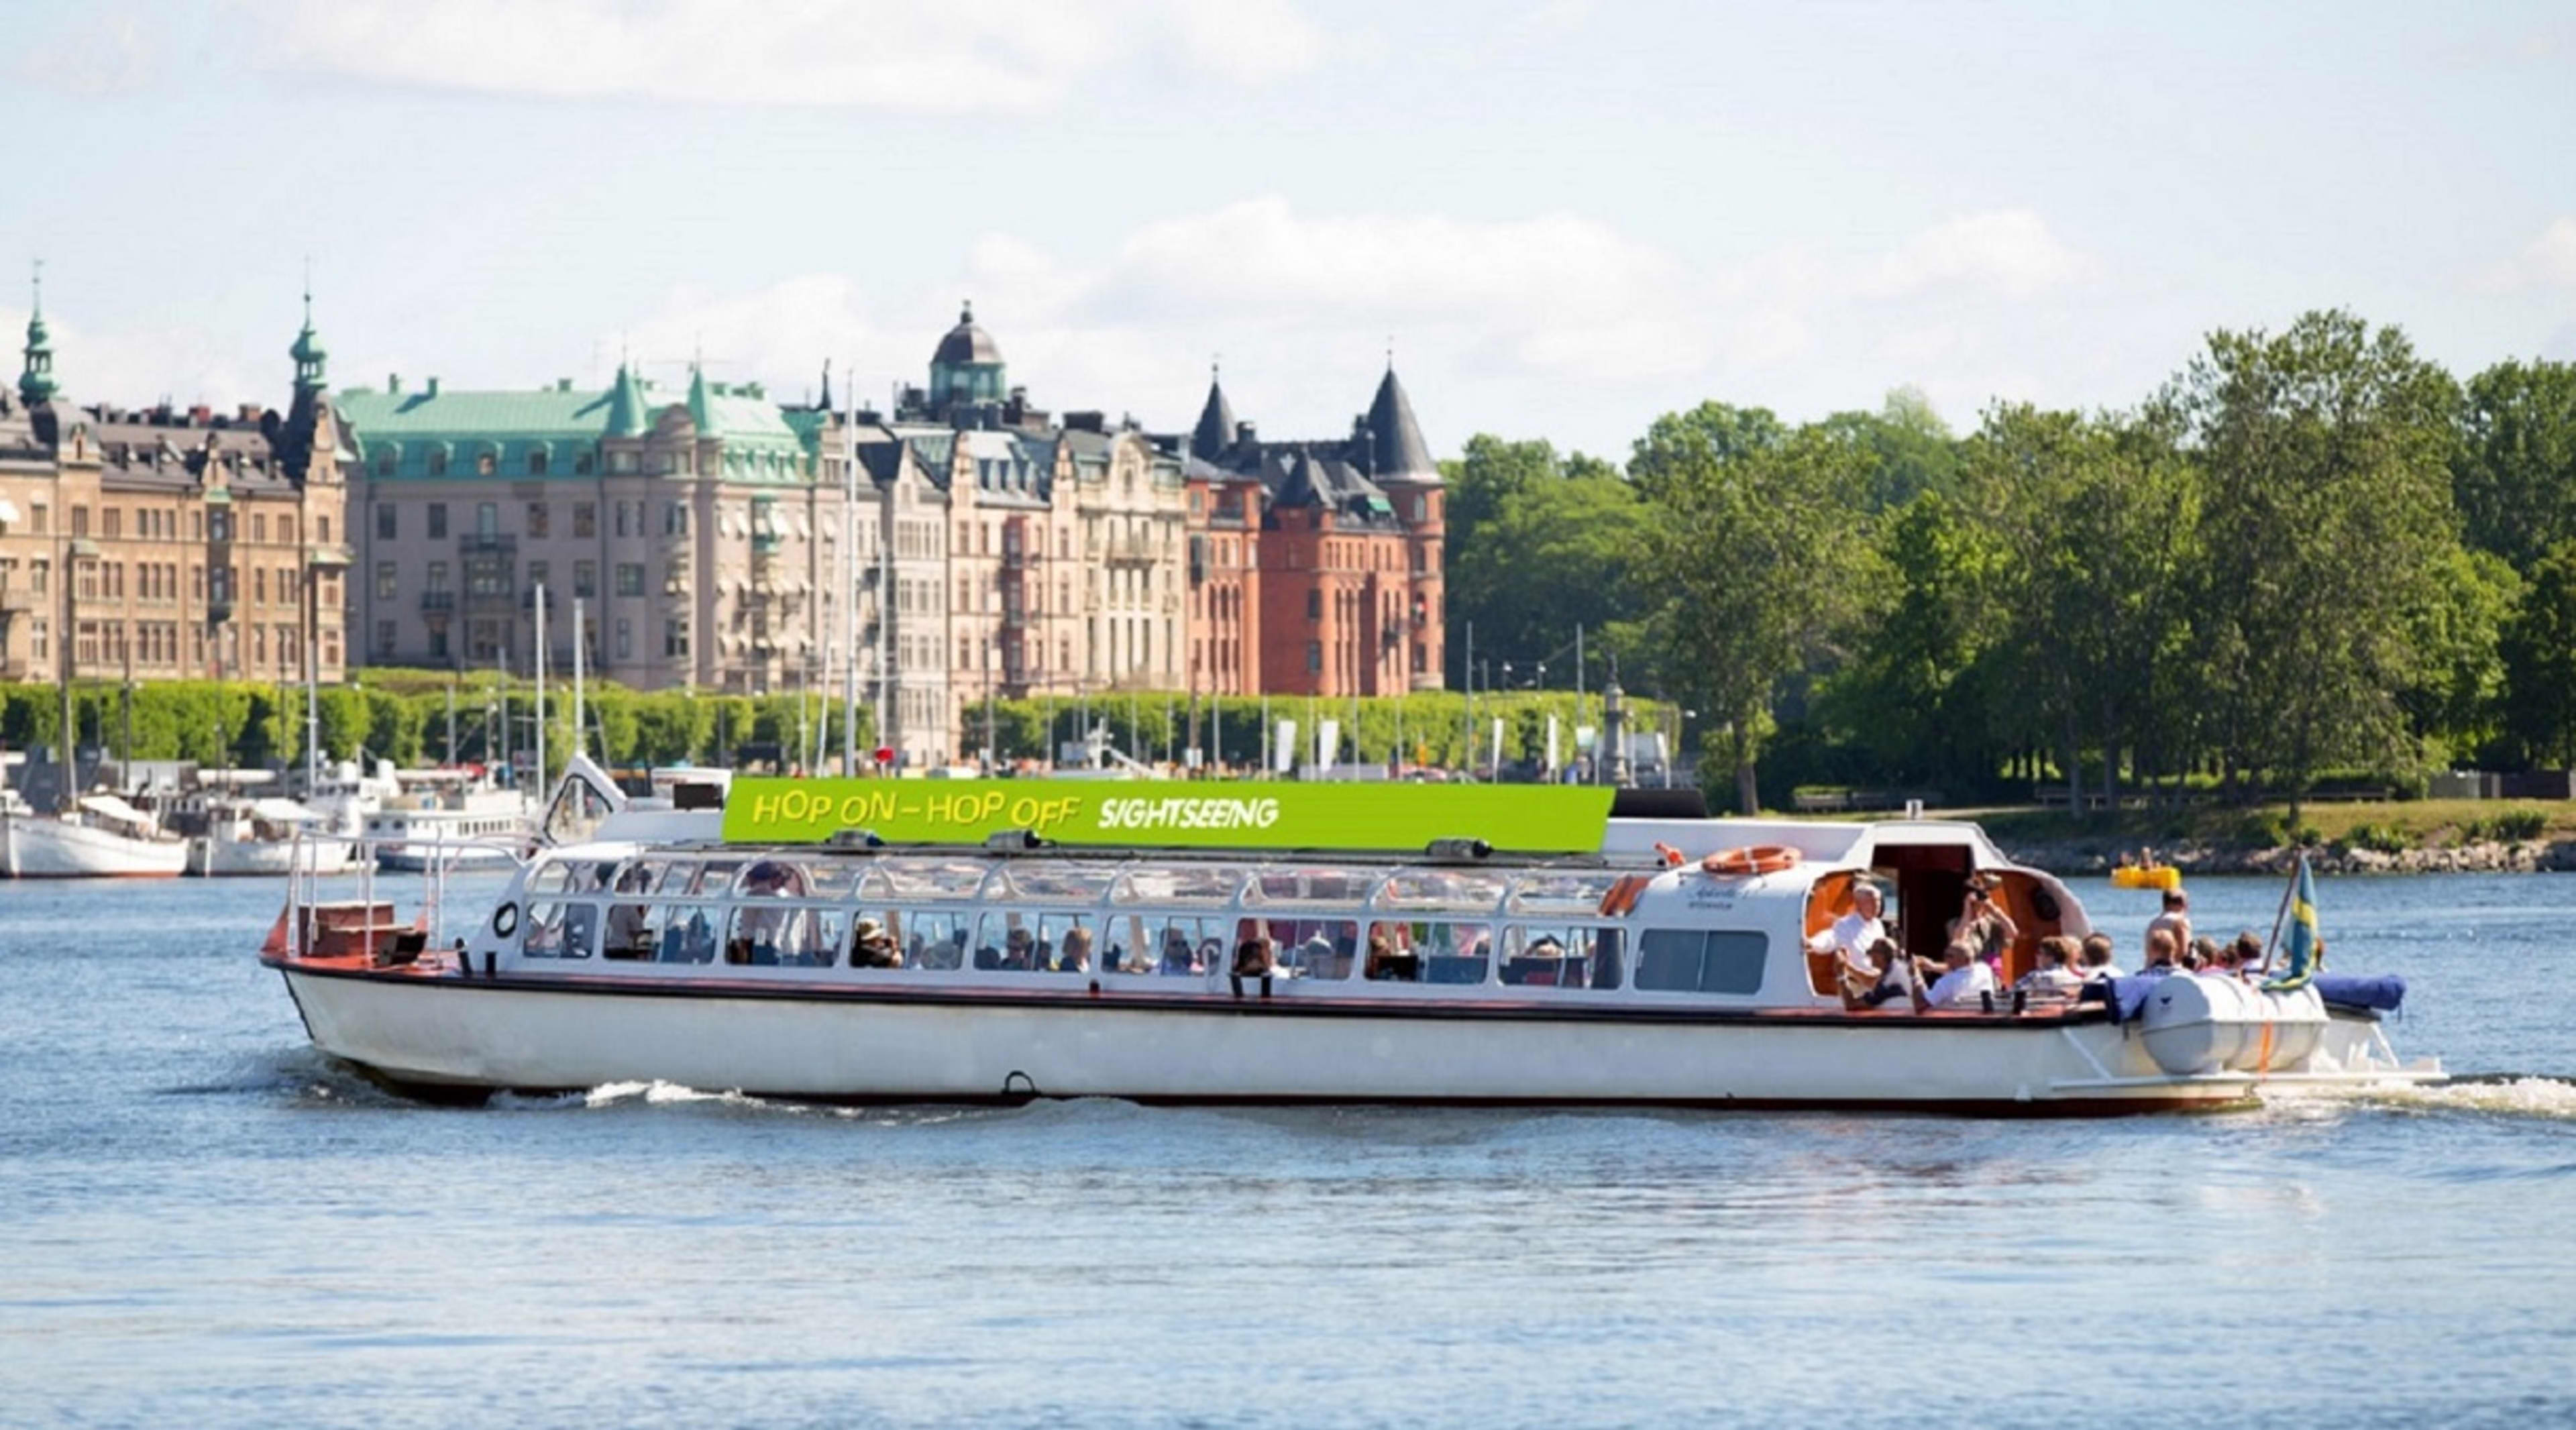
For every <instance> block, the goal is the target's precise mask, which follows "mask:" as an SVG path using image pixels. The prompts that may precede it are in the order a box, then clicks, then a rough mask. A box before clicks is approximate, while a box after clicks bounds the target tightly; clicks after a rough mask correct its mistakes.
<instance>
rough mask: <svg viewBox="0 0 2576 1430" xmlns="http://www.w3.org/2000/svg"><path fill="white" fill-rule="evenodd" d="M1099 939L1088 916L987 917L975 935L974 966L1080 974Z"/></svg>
mask: <svg viewBox="0 0 2576 1430" xmlns="http://www.w3.org/2000/svg"><path fill="white" fill-rule="evenodd" d="M1097 942H1098V941H1097V939H1096V937H1095V935H1094V931H1093V928H1092V919H1091V916H1090V915H1088V914H1072V913H1043V914H1019V913H1011V914H986V915H984V918H983V922H982V924H981V925H980V927H979V928H978V929H977V931H976V937H975V966H976V967H977V968H985V969H993V970H996V971H998V972H1003V973H1081V972H1086V971H1088V970H1089V969H1090V968H1091V967H1092V966H1093V963H1094V958H1093V954H1094V953H1095V951H1096V945H1097Z"/></svg>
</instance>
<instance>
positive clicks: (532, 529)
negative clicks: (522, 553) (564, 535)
mask: <svg viewBox="0 0 2576 1430" xmlns="http://www.w3.org/2000/svg"><path fill="white" fill-rule="evenodd" d="M547 518H548V513H547V511H546V504H545V503H544V502H541V501H532V502H530V503H528V539H529V540H530V541H543V540H545V539H546V537H547V536H548V535H549V534H550V533H549V530H548V528H549V527H550V526H551V525H552V523H551V522H550V521H549V520H548V519H547Z"/></svg>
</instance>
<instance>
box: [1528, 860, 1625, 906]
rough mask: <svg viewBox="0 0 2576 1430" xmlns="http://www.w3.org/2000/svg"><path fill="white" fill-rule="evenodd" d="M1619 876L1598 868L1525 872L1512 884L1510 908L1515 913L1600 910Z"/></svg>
mask: <svg viewBox="0 0 2576 1430" xmlns="http://www.w3.org/2000/svg"><path fill="white" fill-rule="evenodd" d="M1618 882H1619V876H1618V875H1616V874H1612V873H1607V872H1604V871H1598V870H1581V871H1566V872H1548V873H1542V874H1528V875H1524V876H1523V877H1522V878H1521V879H1520V880H1519V881H1518V882H1516V883H1515V884H1513V886H1512V901H1511V905H1510V907H1511V911H1512V912H1513V913H1516V914H1573V915H1577V916H1580V915H1584V914H1593V913H1598V912H1600V910H1601V900H1602V899H1603V898H1604V897H1606V896H1607V895H1608V894H1609V892H1610V888H1611V886H1612V885H1614V884H1616V883H1618Z"/></svg>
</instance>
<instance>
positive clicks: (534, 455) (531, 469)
mask: <svg viewBox="0 0 2576 1430" xmlns="http://www.w3.org/2000/svg"><path fill="white" fill-rule="evenodd" d="M545 474H546V449H545V448H543V447H531V448H529V449H528V475H529V476H532V477H542V476H544V475H545Z"/></svg>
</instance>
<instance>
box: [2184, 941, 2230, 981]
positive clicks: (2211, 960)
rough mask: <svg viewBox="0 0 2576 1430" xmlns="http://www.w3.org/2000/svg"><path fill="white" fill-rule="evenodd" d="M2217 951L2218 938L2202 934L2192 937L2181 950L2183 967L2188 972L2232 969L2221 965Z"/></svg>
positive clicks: (2217, 971)
mask: <svg viewBox="0 0 2576 1430" xmlns="http://www.w3.org/2000/svg"><path fill="white" fill-rule="evenodd" d="M2219 953H2220V950H2219V947H2218V940H2216V939H2214V938H2211V937H2209V936H2208V935H2206V934H2203V935H2201V936H2200V937H2198V938H2195V939H2193V940H2192V941H2191V946H2190V947H2189V948H2186V949H2184V950H2183V953H2182V966H2183V969H2184V971H2185V972H2188V973H2223V972H2230V971H2232V970H2229V969H2226V968H2223V967H2222V966H2221V964H2220V961H2219Z"/></svg>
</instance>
